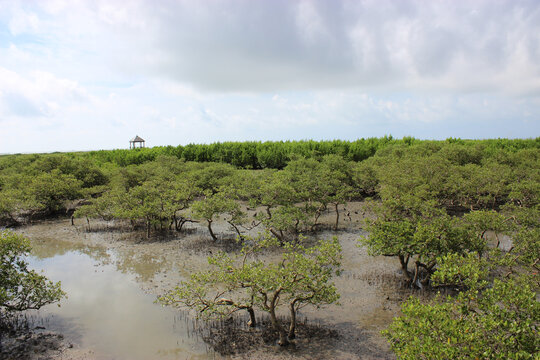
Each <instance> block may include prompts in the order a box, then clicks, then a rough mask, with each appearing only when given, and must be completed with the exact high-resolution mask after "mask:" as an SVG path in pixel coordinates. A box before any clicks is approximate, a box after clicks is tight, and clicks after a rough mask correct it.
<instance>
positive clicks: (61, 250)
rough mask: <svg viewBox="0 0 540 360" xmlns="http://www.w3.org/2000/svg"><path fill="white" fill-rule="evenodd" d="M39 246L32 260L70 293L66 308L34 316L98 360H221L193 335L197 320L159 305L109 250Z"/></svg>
mask: <svg viewBox="0 0 540 360" xmlns="http://www.w3.org/2000/svg"><path fill="white" fill-rule="evenodd" d="M65 244H68V243H64V244H62V243H58V242H49V241H47V244H45V243H41V244H34V249H35V250H34V253H33V254H32V255H33V256H31V257H30V258H29V259H28V260H29V263H30V266H31V267H32V268H34V269H38V270H43V272H44V274H45V275H46V276H47V277H48V278H49V279H51V280H53V281H61V282H62V289H63V290H64V291H65V292H66V293H67V294H68V297H67V299H64V300H62V302H61V303H60V307H59V306H57V305H56V304H53V305H48V306H46V307H44V308H42V309H41V310H40V311H38V312H35V313H34V314H33V316H34V317H35V319H36V323H43V325H44V327H46V329H47V330H51V331H57V332H60V333H62V334H64V336H65V338H66V340H67V341H68V342H71V343H73V344H75V346H77V347H80V348H83V349H88V350H90V351H91V352H92V353H93V356H92V357H93V358H96V359H135V360H137V359H141V360H142V359H208V358H212V359H213V358H216V357H219V356H218V355H217V354H215V353H213V352H212V350H209V349H208V348H207V346H206V345H205V344H204V342H203V341H202V340H200V339H199V338H198V336H197V335H195V334H193V333H192V327H193V322H192V320H190V318H189V317H188V316H186V315H185V314H183V313H182V312H179V311H178V310H175V309H171V308H167V307H162V306H160V305H158V304H155V303H154V301H155V299H156V297H155V295H149V294H145V293H144V292H143V291H142V290H141V288H140V286H139V284H138V283H137V282H136V280H135V276H134V275H133V274H129V273H125V272H120V271H118V270H117V267H116V266H115V265H114V263H115V261H114V255H113V254H111V253H110V252H108V251H106V250H105V249H104V248H103V249H100V248H86V247H80V248H78V249H76V248H71V249H70V248H69V247H68V248H66V246H63V245H65Z"/></svg>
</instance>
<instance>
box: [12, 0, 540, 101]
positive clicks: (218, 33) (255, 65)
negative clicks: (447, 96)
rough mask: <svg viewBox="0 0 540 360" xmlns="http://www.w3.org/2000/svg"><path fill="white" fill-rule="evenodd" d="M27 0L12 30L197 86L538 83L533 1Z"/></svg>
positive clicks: (509, 87) (535, 86)
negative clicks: (30, 5) (45, 36)
mask: <svg viewBox="0 0 540 360" xmlns="http://www.w3.org/2000/svg"><path fill="white" fill-rule="evenodd" d="M34 5H35V6H36V7H38V8H39V11H31V10H27V11H26V12H25V10H24V8H25V7H24V6H18V7H17V10H16V11H13V12H14V14H16V16H15V15H13V18H12V19H11V20H12V21H11V22H12V23H14V24H19V25H16V26H15V25H13V26H11V27H12V28H15V29H16V32H17V33H20V32H21V31H26V32H29V33H36V34H40V35H41V36H43V33H44V32H45V33H49V35H50V37H51V38H53V39H61V41H60V43H62V44H70V45H71V44H73V45H74V46H76V47H78V50H79V51H81V52H82V51H85V52H87V53H88V56H89V58H90V60H92V59H93V57H94V55H95V54H99V56H100V57H101V59H102V61H104V62H105V64H106V65H107V66H110V67H111V68H112V69H114V70H113V71H111V73H115V72H120V73H122V74H124V75H125V76H132V77H137V76H143V75H144V76H154V77H161V78H166V79H175V80H176V81H177V82H179V83H182V84H189V86H192V87H195V88H198V89H200V90H203V91H208V90H209V91H215V92H231V91H245V92H257V91H268V92H272V91H282V90H294V89H296V90H304V89H333V88H342V87H352V88H364V89H371V88H376V87H381V86H392V87H394V88H396V89H400V90H402V89H415V90H417V91H433V90H435V91H439V90H440V91H454V90H455V89H458V90H462V91H473V92H474V91H499V92H506V93H512V94H528V93H538V92H539V88H540V62H539V61H538V59H539V58H540V35H539V34H540V11H539V6H538V3H537V2H535V1H532V0H531V1H497V2H493V1H487V0H484V1H480V0H479V1H475V2H472V3H471V2H465V1H453V2H447V1H430V2H427V3H426V2H425V1H422V0H410V1H389V0H386V1H385V0H380V1H373V0H370V1H353V0H341V1H329V0H302V1H298V2H292V3H291V2H290V1H286V0H275V1H264V0H249V1H248V0H234V1H233V0H221V1H211V2H193V1H187V0H186V1H173V0H163V1H159V2H151V1H132V2H124V1H109V0H107V1H105V0H100V1H96V2H84V1H79V2H69V1H68V2H61V1H53V2H48V1H43V2H42V1H40V2H36V3H34ZM21 9H22V10H21ZM32 10H34V9H32ZM36 14H38V15H36ZM40 14H41V15H40ZM36 16H37V18H36ZM41 18H43V19H41ZM92 61H97V59H94V60H92Z"/></svg>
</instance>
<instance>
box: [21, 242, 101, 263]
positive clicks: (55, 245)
mask: <svg viewBox="0 0 540 360" xmlns="http://www.w3.org/2000/svg"><path fill="white" fill-rule="evenodd" d="M30 240H31V242H32V252H31V255H32V256H34V257H36V258H37V259H40V260H43V259H47V258H52V257H54V256H61V255H64V254H66V253H68V252H71V251H76V252H79V253H81V254H85V255H88V256H89V257H90V258H92V259H94V260H96V261H99V262H102V263H107V262H109V260H110V255H109V254H108V253H107V249H106V248H105V247H102V246H95V245H94V246H92V245H86V244H81V243H74V242H71V241H69V240H61V239H56V238H42V239H37V240H36V239H30Z"/></svg>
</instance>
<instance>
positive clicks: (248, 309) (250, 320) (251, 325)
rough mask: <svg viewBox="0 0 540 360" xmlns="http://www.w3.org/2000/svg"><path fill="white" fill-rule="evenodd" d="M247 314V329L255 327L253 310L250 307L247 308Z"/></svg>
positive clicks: (255, 321)
mask: <svg viewBox="0 0 540 360" xmlns="http://www.w3.org/2000/svg"><path fill="white" fill-rule="evenodd" d="M246 310H247V312H248V313H249V322H248V326H249V327H252V328H253V327H255V326H257V319H255V311H254V310H253V308H252V307H248V308H247V309H246Z"/></svg>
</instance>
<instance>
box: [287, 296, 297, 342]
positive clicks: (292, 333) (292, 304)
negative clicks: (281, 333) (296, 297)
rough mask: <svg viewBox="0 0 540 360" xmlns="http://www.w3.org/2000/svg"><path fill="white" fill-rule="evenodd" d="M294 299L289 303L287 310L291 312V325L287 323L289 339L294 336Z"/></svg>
mask: <svg viewBox="0 0 540 360" xmlns="http://www.w3.org/2000/svg"><path fill="white" fill-rule="evenodd" d="M294 305H295V303H294V301H293V302H291V303H290V304H289V311H290V313H291V325H289V335H288V337H289V340H290V339H294V338H296V309H295V307H294Z"/></svg>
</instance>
